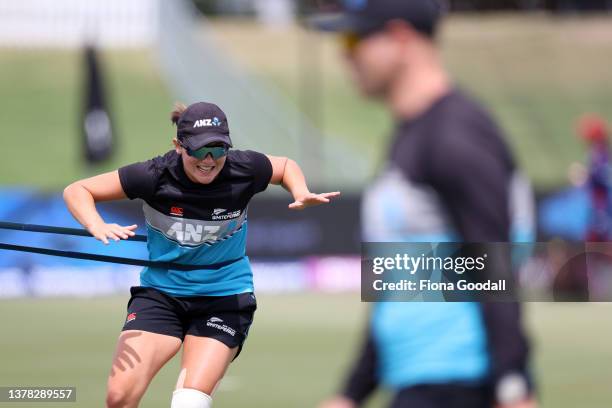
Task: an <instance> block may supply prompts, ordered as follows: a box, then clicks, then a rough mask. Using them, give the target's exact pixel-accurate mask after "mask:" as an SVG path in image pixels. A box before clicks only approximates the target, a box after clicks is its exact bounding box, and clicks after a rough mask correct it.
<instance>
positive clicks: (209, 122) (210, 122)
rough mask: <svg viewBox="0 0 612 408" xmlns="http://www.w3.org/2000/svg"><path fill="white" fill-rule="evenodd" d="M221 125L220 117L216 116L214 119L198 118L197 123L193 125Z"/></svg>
mask: <svg viewBox="0 0 612 408" xmlns="http://www.w3.org/2000/svg"><path fill="white" fill-rule="evenodd" d="M220 125H221V121H220V120H219V118H218V117H216V116H215V117H214V118H212V119H198V120H196V121H195V123H194V124H193V127H194V128H196V127H204V126H220Z"/></svg>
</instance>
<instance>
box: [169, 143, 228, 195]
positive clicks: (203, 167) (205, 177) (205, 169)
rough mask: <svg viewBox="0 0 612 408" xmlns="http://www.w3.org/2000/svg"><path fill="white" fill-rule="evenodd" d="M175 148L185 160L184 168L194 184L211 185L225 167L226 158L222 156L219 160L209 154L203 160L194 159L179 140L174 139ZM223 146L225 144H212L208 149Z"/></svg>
mask: <svg viewBox="0 0 612 408" xmlns="http://www.w3.org/2000/svg"><path fill="white" fill-rule="evenodd" d="M173 142H174V148H175V150H176V152H177V153H178V154H180V155H181V157H182V160H183V168H184V169H185V174H187V177H189V179H190V180H191V181H193V182H194V183H200V184H209V183H212V181H213V180H214V179H215V178H216V177H217V176H218V175H219V173H220V172H221V169H222V168H223V165H224V164H225V159H226V158H227V155H226V156H222V157H220V158H218V159H216V160H215V159H213V158H212V155H210V154H208V155H207V156H206V157H205V158H203V159H198V158H197V157H192V156H190V155H189V154H188V153H187V150H186V149H185V148H184V147H182V146H181V145H180V144H179V142H178V140H176V139H174V140H173ZM213 146H223V143H211V144H209V145H206V147H213Z"/></svg>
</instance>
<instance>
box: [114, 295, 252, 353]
mask: <svg viewBox="0 0 612 408" xmlns="http://www.w3.org/2000/svg"><path fill="white" fill-rule="evenodd" d="M130 293H131V294H132V297H131V298H130V301H129V302H128V305H127V318H126V320H125V324H124V325H123V329H122V331H124V330H143V331H147V332H152V333H159V334H166V335H168V336H174V337H178V338H179V339H181V341H183V340H184V338H185V335H187V334H191V335H194V336H199V337H211V338H213V339H217V340H219V341H220V342H222V343H223V344H225V345H226V346H228V347H229V348H234V347H238V353H236V357H238V354H240V351H241V350H242V345H243V344H244V341H245V340H246V337H247V335H248V332H249V327H250V326H251V323H252V322H253V315H254V313H255V309H257V301H256V299H255V295H254V294H253V293H250V292H249V293H241V294H238V295H229V296H185V297H183V296H180V297H179V296H172V295H169V294H167V293H164V292H161V291H159V290H157V289H154V288H149V287H144V286H132V287H131V288H130Z"/></svg>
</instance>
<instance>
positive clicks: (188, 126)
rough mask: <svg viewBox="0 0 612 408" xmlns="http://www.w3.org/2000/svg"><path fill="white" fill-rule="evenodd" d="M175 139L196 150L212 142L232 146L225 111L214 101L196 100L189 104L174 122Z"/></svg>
mask: <svg viewBox="0 0 612 408" xmlns="http://www.w3.org/2000/svg"><path fill="white" fill-rule="evenodd" d="M176 127H177V139H178V140H179V141H180V142H181V143H182V144H184V145H185V146H186V147H188V148H190V149H192V150H197V149H200V148H202V147H204V146H206V145H207V144H209V143H212V142H223V143H225V144H226V145H228V146H229V147H232V140H231V139H230V135H229V126H228V124H227V118H226V117H225V113H223V111H222V110H221V108H219V107H218V106H217V105H215V104H214V103H208V102H197V103H194V104H191V105H189V107H188V108H187V110H185V112H183V113H182V114H181V117H180V118H179V120H178V123H177V124H176Z"/></svg>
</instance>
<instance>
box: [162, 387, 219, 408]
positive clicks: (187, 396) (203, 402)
mask: <svg viewBox="0 0 612 408" xmlns="http://www.w3.org/2000/svg"><path fill="white" fill-rule="evenodd" d="M211 407H212V398H211V397H210V395H208V394H205V393H203V392H202V391H199V390H195V389H193V388H179V389H178V390H175V391H174V392H173V393H172V404H171V405H170V408H211Z"/></svg>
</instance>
